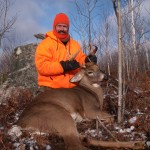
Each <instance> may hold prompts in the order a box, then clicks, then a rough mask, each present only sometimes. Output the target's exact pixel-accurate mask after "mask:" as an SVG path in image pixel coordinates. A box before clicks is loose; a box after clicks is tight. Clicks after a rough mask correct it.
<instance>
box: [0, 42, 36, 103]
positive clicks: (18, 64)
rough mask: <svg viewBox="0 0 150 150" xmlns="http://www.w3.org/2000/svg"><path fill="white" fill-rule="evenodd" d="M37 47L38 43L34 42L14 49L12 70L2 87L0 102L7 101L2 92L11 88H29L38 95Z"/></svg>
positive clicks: (0, 88) (0, 89)
mask: <svg viewBox="0 0 150 150" xmlns="http://www.w3.org/2000/svg"><path fill="white" fill-rule="evenodd" d="M36 47H37V44H33V43H32V44H28V45H24V46H19V47H17V48H15V49H14V53H13V62H12V66H11V72H10V74H9V75H8V78H7V80H6V81H5V82H4V83H3V84H2V85H1V87H0V97H1V98H0V103H3V102H5V99H4V97H3V95H2V94H4V93H5V92H3V91H6V90H9V88H10V89H12V88H16V89H17V88H24V89H29V90H30V91H31V92H32V93H33V95H36V92H37V91H38V85H37V72H36V68H35V62H34V58H35V50H36ZM10 93H11V92H10ZM5 97H6V96H5ZM6 99H7V98H6Z"/></svg>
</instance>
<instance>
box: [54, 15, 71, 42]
mask: <svg viewBox="0 0 150 150" xmlns="http://www.w3.org/2000/svg"><path fill="white" fill-rule="evenodd" d="M58 24H65V25H67V26H68V31H69V26H70V21H69V18H68V16H67V15H66V14H64V13H59V14H57V15H56V16H55V19H54V23H53V33H54V35H55V36H56V37H57V38H59V39H60V40H61V41H67V40H69V38H70V36H69V33H68V32H67V33H65V34H61V33H58V32H57V30H56V26H57V25H58Z"/></svg>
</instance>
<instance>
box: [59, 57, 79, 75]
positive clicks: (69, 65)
mask: <svg viewBox="0 0 150 150" xmlns="http://www.w3.org/2000/svg"><path fill="white" fill-rule="evenodd" d="M60 64H61V65H62V67H63V69H64V72H67V71H71V70H75V69H77V68H79V67H80V64H79V63H78V62H77V61H76V60H72V61H69V60H67V61H60Z"/></svg>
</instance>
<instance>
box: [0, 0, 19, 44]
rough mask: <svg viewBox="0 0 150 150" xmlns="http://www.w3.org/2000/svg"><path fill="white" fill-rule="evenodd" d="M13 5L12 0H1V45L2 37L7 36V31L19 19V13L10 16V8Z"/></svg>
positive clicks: (0, 42)
mask: <svg viewBox="0 0 150 150" xmlns="http://www.w3.org/2000/svg"><path fill="white" fill-rule="evenodd" d="M11 6H12V0H1V2H0V47H1V44H2V39H3V38H5V36H6V33H8V32H10V30H11V29H12V27H13V25H14V23H15V22H16V19H17V15H14V16H13V17H12V18H9V10H10V8H11Z"/></svg>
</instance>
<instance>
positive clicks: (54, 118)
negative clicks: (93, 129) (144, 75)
mask: <svg viewBox="0 0 150 150" xmlns="http://www.w3.org/2000/svg"><path fill="white" fill-rule="evenodd" d="M103 78H104V74H103V73H101V71H100V69H99V67H98V65H96V64H94V63H92V62H89V63H86V64H85V66H84V67H82V68H81V70H80V71H79V72H78V73H77V74H76V75H74V77H73V78H72V79H71V80H70V82H78V84H79V85H78V86H77V87H75V88H70V89H64V88H60V89H52V88H47V90H45V91H43V92H41V93H40V94H39V95H38V96H37V97H36V98H35V99H34V100H33V101H32V102H31V103H30V104H29V105H28V106H27V108H25V110H24V112H23V113H22V114H21V116H20V118H19V120H18V121H17V123H16V125H18V126H21V127H22V128H24V129H33V130H35V131H40V132H49V133H55V134H58V135H59V136H62V137H63V139H64V142H65V145H66V147H67V149H68V150H85V149H86V148H85V147H84V146H82V144H81V141H80V139H79V135H78V132H77V128H76V124H75V122H76V121H82V120H83V119H94V118H96V117H99V118H100V119H101V120H105V121H108V120H110V118H112V117H111V115H109V114H108V113H106V112H103V111H102V105H103V91H102V88H101V87H100V85H99V82H100V81H101V80H102V79H103Z"/></svg>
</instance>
